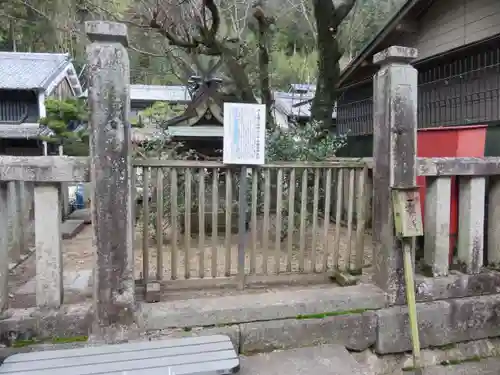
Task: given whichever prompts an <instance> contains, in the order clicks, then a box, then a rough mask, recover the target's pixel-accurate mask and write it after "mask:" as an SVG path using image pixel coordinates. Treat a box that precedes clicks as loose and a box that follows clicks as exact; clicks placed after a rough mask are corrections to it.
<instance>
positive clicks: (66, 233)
mask: <svg viewBox="0 0 500 375" xmlns="http://www.w3.org/2000/svg"><path fill="white" fill-rule="evenodd" d="M83 228H85V222H84V221H83V220H71V219H70V220H66V221H64V222H63V223H62V224H61V234H62V238H63V240H68V239H70V238H73V237H75V236H76V235H77V234H78V233H80V232H81V231H82V230H83Z"/></svg>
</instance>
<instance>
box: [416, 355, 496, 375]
mask: <svg viewBox="0 0 500 375" xmlns="http://www.w3.org/2000/svg"><path fill="white" fill-rule="evenodd" d="M499 373H500V358H487V359H482V360H480V361H473V362H465V363H461V364H457V365H450V366H434V367H429V368H426V369H424V371H423V374H422V375H472V374H481V375H498V374H499ZM407 374H411V372H408V373H407Z"/></svg>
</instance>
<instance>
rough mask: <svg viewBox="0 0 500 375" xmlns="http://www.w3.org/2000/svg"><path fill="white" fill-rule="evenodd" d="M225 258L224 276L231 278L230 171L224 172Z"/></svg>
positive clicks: (231, 185) (231, 206) (231, 191)
mask: <svg viewBox="0 0 500 375" xmlns="http://www.w3.org/2000/svg"><path fill="white" fill-rule="evenodd" d="M225 209H226V238H225V248H226V256H225V259H224V262H225V264H224V265H225V268H224V275H225V276H227V277H229V276H231V261H232V259H231V238H232V222H231V221H232V216H233V174H232V172H231V170H230V169H227V170H226V207H225Z"/></svg>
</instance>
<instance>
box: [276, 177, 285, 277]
mask: <svg viewBox="0 0 500 375" xmlns="http://www.w3.org/2000/svg"><path fill="white" fill-rule="evenodd" d="M277 185H278V186H277V189H276V238H275V243H274V273H275V274H278V273H279V272H280V267H281V220H282V219H281V201H282V199H283V169H281V168H280V169H278V176H277Z"/></svg>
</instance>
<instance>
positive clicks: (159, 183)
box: [156, 168, 163, 280]
mask: <svg viewBox="0 0 500 375" xmlns="http://www.w3.org/2000/svg"><path fill="white" fill-rule="evenodd" d="M156 279H157V280H161V279H163V170H162V169H161V168H158V171H157V174H156Z"/></svg>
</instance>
